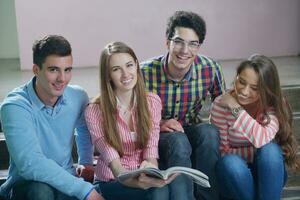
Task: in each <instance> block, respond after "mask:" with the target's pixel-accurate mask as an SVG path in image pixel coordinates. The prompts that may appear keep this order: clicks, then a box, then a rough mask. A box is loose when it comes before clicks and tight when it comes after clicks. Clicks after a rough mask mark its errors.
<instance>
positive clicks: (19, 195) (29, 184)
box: [10, 181, 78, 200]
mask: <svg viewBox="0 0 300 200" xmlns="http://www.w3.org/2000/svg"><path fill="white" fill-rule="evenodd" d="M10 199H11V200H78V199H77V198H75V197H70V196H67V195H65V194H63V193H61V192H60V191H58V190H56V189H55V188H53V187H51V186H49V185H48V184H46V183H42V182H37V181H21V182H19V183H17V184H16V185H15V186H14V187H13V189H12V192H11V198H10Z"/></svg>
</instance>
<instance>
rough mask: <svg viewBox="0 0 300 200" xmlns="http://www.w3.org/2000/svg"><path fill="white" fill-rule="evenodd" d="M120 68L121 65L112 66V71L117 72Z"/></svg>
mask: <svg viewBox="0 0 300 200" xmlns="http://www.w3.org/2000/svg"><path fill="white" fill-rule="evenodd" d="M119 69H120V68H119V67H112V68H111V71H112V72H116V71H118V70H119Z"/></svg>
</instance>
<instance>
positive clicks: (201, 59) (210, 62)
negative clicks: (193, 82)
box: [195, 54, 220, 68]
mask: <svg viewBox="0 0 300 200" xmlns="http://www.w3.org/2000/svg"><path fill="white" fill-rule="evenodd" d="M195 63H196V64H198V65H200V66H209V67H212V68H220V64H219V63H218V62H217V61H215V60H214V59H212V58H210V57H208V56H205V55H202V54H198V55H197V56H196V59H195Z"/></svg>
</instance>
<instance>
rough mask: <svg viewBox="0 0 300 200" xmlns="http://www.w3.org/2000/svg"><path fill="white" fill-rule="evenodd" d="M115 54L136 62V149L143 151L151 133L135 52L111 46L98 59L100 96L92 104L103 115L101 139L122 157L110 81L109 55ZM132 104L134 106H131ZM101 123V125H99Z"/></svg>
mask: <svg viewBox="0 0 300 200" xmlns="http://www.w3.org/2000/svg"><path fill="white" fill-rule="evenodd" d="M116 53H128V54H129V55H130V56H132V58H133V59H134V60H135V62H136V65H137V83H136V85H135V87H134V88H133V94H134V95H135V99H136V101H135V103H136V105H139V108H138V109H136V113H135V116H134V117H135V121H136V123H135V124H136V125H138V126H137V127H136V130H137V142H136V148H138V149H142V148H145V147H146V145H147V142H148V140H149V131H150V129H151V123H150V122H151V119H150V118H151V116H150V111H149V108H148V102H147V97H146V92H145V85H144V80H143V77H142V74H141V71H140V66H139V63H138V59H137V57H136V55H135V53H134V51H133V50H132V49H131V48H130V47H129V46H127V45H126V44H124V43H122V42H112V43H109V44H107V45H106V46H105V48H104V49H103V51H102V53H101V57H100V88H101V95H99V96H98V97H97V98H96V99H95V100H94V102H93V103H97V104H99V105H100V108H101V111H102V117H103V122H102V127H103V131H104V136H105V139H106V141H107V142H108V144H110V145H111V146H112V147H113V148H115V149H116V150H117V151H118V153H119V154H120V155H121V156H122V155H123V148H122V143H121V138H120V135H119V131H118V126H117V123H116V122H117V119H116V114H117V99H116V96H115V94H114V85H113V83H112V81H111V80H110V75H109V62H110V58H111V56H112V55H114V54H116ZM132 103H133V102H132ZM99 123H100V122H99Z"/></svg>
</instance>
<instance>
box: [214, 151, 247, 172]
mask: <svg viewBox="0 0 300 200" xmlns="http://www.w3.org/2000/svg"><path fill="white" fill-rule="evenodd" d="M247 169H248V166H247V164H246V162H245V161H244V160H243V159H242V158H241V157H239V156H238V155H234V154H229V155H225V156H223V157H222V158H220V159H219V160H218V162H217V164H216V173H217V175H220V176H224V175H225V176H230V177H243V176H244V175H245V173H248V172H247Z"/></svg>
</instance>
